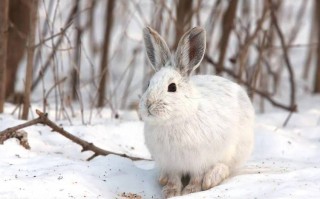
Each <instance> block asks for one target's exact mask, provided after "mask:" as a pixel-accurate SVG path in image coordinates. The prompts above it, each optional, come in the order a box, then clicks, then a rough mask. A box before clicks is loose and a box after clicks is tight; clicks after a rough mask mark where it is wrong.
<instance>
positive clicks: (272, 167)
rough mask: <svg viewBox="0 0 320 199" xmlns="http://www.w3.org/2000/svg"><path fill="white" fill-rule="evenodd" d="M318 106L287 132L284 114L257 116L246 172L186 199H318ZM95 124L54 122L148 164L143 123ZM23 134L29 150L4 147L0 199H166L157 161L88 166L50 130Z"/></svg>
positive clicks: (304, 110)
mask: <svg viewBox="0 0 320 199" xmlns="http://www.w3.org/2000/svg"><path fill="white" fill-rule="evenodd" d="M319 102H320V98H319V96H318V97H308V98H304V99H303V100H300V101H299V113H294V114H293V115H292V117H291V119H290V121H289V123H288V125H287V126H286V127H284V128H283V127H282V123H283V121H284V120H285V118H286V117H287V115H288V113H287V112H280V111H279V112H268V113H265V114H257V118H256V124H255V149H254V152H253V155H252V157H251V159H250V160H249V162H248V163H247V164H246V165H245V167H244V168H242V169H241V170H240V171H239V172H238V173H236V174H234V176H232V177H231V178H229V179H228V180H226V181H224V182H223V183H222V184H221V185H219V186H217V187H215V188H213V189H211V190H208V191H204V192H199V193H194V194H190V195H187V196H181V198H247V199H249V198H319V196H320V103H319ZM13 108H14V107H13V106H12V105H10V104H6V110H7V111H6V113H5V114H1V115H0V130H4V129H6V128H8V127H12V126H14V125H17V124H20V123H23V122H24V121H21V120H17V119H15V117H14V116H12V115H10V114H9V113H10V110H12V109H13ZM103 112H108V110H103V111H102V113H103ZM123 115H126V113H123ZM51 116H52V117H53V115H51ZM52 117H51V119H52ZM49 118H50V114H49ZM128 118H129V119H128ZM92 121H94V122H92V124H91V125H82V123H81V119H80V117H79V118H76V119H73V125H70V124H69V123H68V122H67V121H57V123H58V124H62V125H63V128H64V129H66V130H67V131H69V132H71V133H72V134H74V135H76V136H78V137H80V138H82V139H85V140H87V141H90V142H93V143H94V144H95V145H97V146H99V147H101V148H103V149H106V150H110V151H115V152H122V153H126V154H129V155H133V156H138V157H143V158H149V157H150V154H149V152H148V150H147V149H146V147H145V145H144V140H143V123H142V122H141V121H139V119H138V118H137V116H132V114H131V116H130V117H129V116H128V117H127V118H126V119H124V118H122V119H121V118H120V119H110V118H109V119H108V118H106V117H101V116H99V117H97V118H94V119H93V120H92ZM25 130H26V131H27V132H28V136H29V143H30V145H31V150H26V149H24V148H23V147H21V146H20V145H19V144H18V142H17V141H16V140H15V139H10V140H8V141H6V142H5V143H4V144H3V145H0V157H1V159H0V176H1V178H0V196H1V197H0V198H107V199H109V198H119V199H120V198H147V199H149V198H155V199H156V198H162V196H161V187H160V185H158V183H157V175H158V171H157V169H155V168H154V162H152V161H136V162H133V161H131V160H130V159H126V158H122V157H118V156H114V155H109V156H106V157H103V156H99V157H96V158H95V159H93V160H92V161H89V162H88V161H86V158H88V157H90V155H91V153H90V152H85V153H81V152H80V151H81V147H80V146H79V145H76V144H74V143H73V142H71V141H70V140H68V139H66V138H64V137H62V136H61V135H59V134H57V133H54V132H51V130H50V129H49V128H48V127H45V126H42V125H37V126H31V127H28V128H26V129H25ZM178 198H179V197H178Z"/></svg>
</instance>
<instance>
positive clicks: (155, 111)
mask: <svg viewBox="0 0 320 199" xmlns="http://www.w3.org/2000/svg"><path fill="white" fill-rule="evenodd" d="M146 108H147V117H148V118H159V119H160V118H163V117H166V113H167V111H166V109H165V104H162V103H160V104H159V103H155V104H151V105H149V106H147V107H146Z"/></svg>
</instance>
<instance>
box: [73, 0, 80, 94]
mask: <svg viewBox="0 0 320 199" xmlns="http://www.w3.org/2000/svg"><path fill="white" fill-rule="evenodd" d="M75 3H79V2H78V1H76V2H75ZM76 7H77V11H76V12H77V14H80V12H79V6H76ZM75 25H76V43H75V46H76V50H75V53H74V66H73V67H72V72H71V78H72V80H71V87H72V100H79V96H78V92H79V84H80V68H81V67H80V66H81V35H82V27H80V26H81V25H80V17H76V19H75Z"/></svg>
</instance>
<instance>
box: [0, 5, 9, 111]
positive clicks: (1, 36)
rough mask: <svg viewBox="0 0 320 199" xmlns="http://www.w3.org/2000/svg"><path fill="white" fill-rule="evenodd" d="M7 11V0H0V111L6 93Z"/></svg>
mask: <svg viewBox="0 0 320 199" xmlns="http://www.w3.org/2000/svg"><path fill="white" fill-rule="evenodd" d="M8 12H9V1H8V0H1V1H0V113H2V112H3V106H4V102H5V95H6V67H7V66H6V61H7V42H8Z"/></svg>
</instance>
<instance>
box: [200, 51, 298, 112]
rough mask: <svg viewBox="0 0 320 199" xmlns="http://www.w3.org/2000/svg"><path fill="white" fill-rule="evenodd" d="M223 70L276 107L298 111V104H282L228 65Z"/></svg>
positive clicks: (211, 61) (206, 58)
mask: <svg viewBox="0 0 320 199" xmlns="http://www.w3.org/2000/svg"><path fill="white" fill-rule="evenodd" d="M204 58H205V60H206V61H207V62H208V63H210V64H211V65H213V66H214V67H215V68H217V67H218V64H217V63H216V62H214V61H213V59H211V58H210V57H209V56H208V55H205V57H204ZM222 70H223V72H226V73H227V74H228V75H230V76H232V77H233V78H235V79H237V80H238V82H239V83H240V84H244V85H245V86H246V87H247V88H248V89H250V90H251V91H253V92H255V93H257V94H258V95H260V96H261V97H263V98H265V99H266V100H268V101H269V102H270V103H271V104H272V105H274V106H276V107H279V108H282V109H285V110H287V111H291V112H296V111H297V106H296V105H294V106H287V105H284V104H281V103H279V102H277V101H275V100H274V99H272V98H271V97H270V94H269V93H267V92H264V91H261V90H258V89H256V88H254V87H253V86H252V85H251V84H250V83H249V82H247V81H244V80H242V79H241V77H240V76H239V75H237V74H236V73H234V72H233V70H230V69H228V68H226V67H222Z"/></svg>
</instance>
